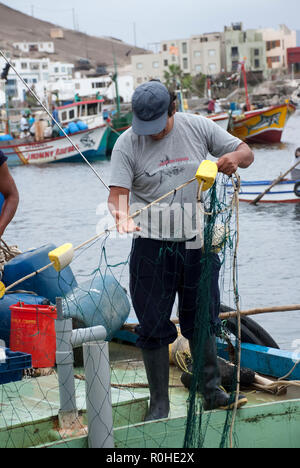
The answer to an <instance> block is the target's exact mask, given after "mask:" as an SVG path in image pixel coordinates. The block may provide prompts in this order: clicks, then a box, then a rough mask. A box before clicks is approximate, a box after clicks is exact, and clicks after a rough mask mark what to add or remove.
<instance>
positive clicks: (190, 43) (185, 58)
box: [131, 33, 223, 87]
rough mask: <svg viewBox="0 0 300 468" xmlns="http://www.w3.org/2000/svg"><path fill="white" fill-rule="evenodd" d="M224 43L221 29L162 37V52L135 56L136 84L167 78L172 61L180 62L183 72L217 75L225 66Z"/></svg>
mask: <svg viewBox="0 0 300 468" xmlns="http://www.w3.org/2000/svg"><path fill="white" fill-rule="evenodd" d="M221 47H222V34H221V33H208V34H199V35H194V36H191V37H190V38H189V39H172V40H166V41H162V42H161V43H160V45H159V48H160V50H159V52H157V53H149V54H143V55H133V56H132V62H131V63H132V74H133V79H134V86H135V87H137V86H138V85H139V84H141V83H144V82H145V81H149V80H150V79H160V80H161V81H164V76H165V72H168V71H169V69H170V66H171V65H177V66H179V67H180V69H181V70H182V72H183V73H184V74H190V75H192V76H196V75H198V74H200V73H203V74H205V75H217V74H219V73H220V72H221V71H222V68H223V66H222V53H221Z"/></svg>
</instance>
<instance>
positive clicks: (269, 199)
mask: <svg viewBox="0 0 300 468" xmlns="http://www.w3.org/2000/svg"><path fill="white" fill-rule="evenodd" d="M272 182H273V181H272V180H253V181H241V188H240V192H239V200H240V201H242V202H248V203H250V202H252V201H253V200H254V199H255V198H256V197H257V196H258V195H259V194H261V193H263V192H264V191H265V190H266V189H267V188H268V187H270V185H271V184H272ZM227 193H228V194H229V195H232V194H233V187H232V184H231V183H229V184H228V185H227ZM299 202H300V180H283V181H281V182H279V183H278V184H277V185H275V186H274V187H273V188H272V189H271V190H270V191H269V192H267V193H266V194H265V195H264V196H263V198H262V199H261V200H260V201H259V203H299Z"/></svg>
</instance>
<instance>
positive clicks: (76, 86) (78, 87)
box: [75, 83, 94, 90]
mask: <svg viewBox="0 0 300 468" xmlns="http://www.w3.org/2000/svg"><path fill="white" fill-rule="evenodd" d="M93 85H94V83H93ZM93 87H94V86H93ZM75 89H77V90H78V89H80V83H75Z"/></svg>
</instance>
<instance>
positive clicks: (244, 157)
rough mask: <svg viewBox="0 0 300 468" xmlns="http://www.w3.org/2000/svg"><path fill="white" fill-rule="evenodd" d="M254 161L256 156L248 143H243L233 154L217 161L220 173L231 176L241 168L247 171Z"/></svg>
mask: <svg viewBox="0 0 300 468" xmlns="http://www.w3.org/2000/svg"><path fill="white" fill-rule="evenodd" d="M253 161H254V154H253V151H252V150H251V148H250V147H249V146H248V145H247V144H246V143H241V144H240V145H239V146H238V147H237V149H236V150H235V151H233V152H232V153H227V154H224V155H223V156H221V157H220V158H219V160H218V161H217V166H218V169H219V172H223V173H224V174H226V175H228V176H231V175H232V174H234V173H235V172H236V171H237V169H238V168H239V167H240V168H242V169H246V168H247V167H249V166H250V165H251V164H252V163H253Z"/></svg>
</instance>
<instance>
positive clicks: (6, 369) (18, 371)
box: [0, 348, 32, 385]
mask: <svg viewBox="0 0 300 468" xmlns="http://www.w3.org/2000/svg"><path fill="white" fill-rule="evenodd" d="M3 349H4V350H5V354H6V362H4V363H0V385H3V384H6V383H9V382H17V381H18V380H22V377H23V370H24V369H30V368H31V367H32V360H31V354H26V353H21V352H19V351H11V350H10V349H9V348H3Z"/></svg>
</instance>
